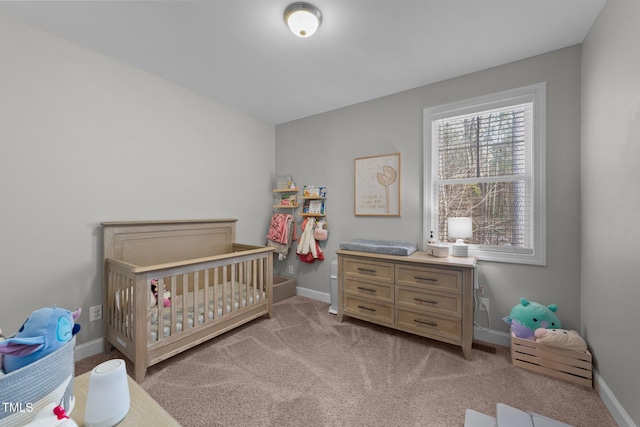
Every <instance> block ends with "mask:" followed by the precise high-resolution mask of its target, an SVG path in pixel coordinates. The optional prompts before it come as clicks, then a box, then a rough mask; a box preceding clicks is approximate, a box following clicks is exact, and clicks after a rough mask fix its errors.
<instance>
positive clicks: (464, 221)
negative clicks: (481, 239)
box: [448, 217, 473, 239]
mask: <svg viewBox="0 0 640 427" xmlns="http://www.w3.org/2000/svg"><path fill="white" fill-rule="evenodd" d="M448 221H449V224H448V227H449V231H448V234H449V237H450V238H452V239H468V238H470V237H472V236H473V230H472V224H471V218H470V217H458V218H448Z"/></svg>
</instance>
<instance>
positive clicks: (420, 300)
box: [414, 298, 438, 304]
mask: <svg viewBox="0 0 640 427" xmlns="http://www.w3.org/2000/svg"><path fill="white" fill-rule="evenodd" d="M414 300H416V301H418V302H426V303H429V304H437V303H438V301H433V300H428V299H421V298H414Z"/></svg>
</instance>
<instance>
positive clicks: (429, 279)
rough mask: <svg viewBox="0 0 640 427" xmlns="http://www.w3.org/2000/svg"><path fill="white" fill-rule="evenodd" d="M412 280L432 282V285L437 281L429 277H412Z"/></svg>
mask: <svg viewBox="0 0 640 427" xmlns="http://www.w3.org/2000/svg"><path fill="white" fill-rule="evenodd" d="M413 278H414V279H416V280H425V281H427V282H434V283H435V282H437V281H438V279H432V278H430V277H420V276H413Z"/></svg>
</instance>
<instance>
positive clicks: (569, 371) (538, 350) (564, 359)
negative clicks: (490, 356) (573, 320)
mask: <svg viewBox="0 0 640 427" xmlns="http://www.w3.org/2000/svg"><path fill="white" fill-rule="evenodd" d="M511 361H512V363H513V364H514V365H515V366H519V367H521V368H525V369H529V370H531V371H535V372H540V373H542V374H546V375H549V376H552V377H555V378H561V379H563V380H566V381H571V382H573V383H576V384H580V385H583V386H586V387H593V377H592V375H593V374H592V369H591V353H589V350H587V351H586V352H585V353H581V352H579V351H573V350H564V349H561V348H556V347H550V346H548V345H546V344H540V343H537V342H535V341H531V340H525V339H522V338H518V337H516V336H515V335H514V334H513V333H512V334H511Z"/></svg>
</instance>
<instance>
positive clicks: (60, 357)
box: [0, 337, 76, 427]
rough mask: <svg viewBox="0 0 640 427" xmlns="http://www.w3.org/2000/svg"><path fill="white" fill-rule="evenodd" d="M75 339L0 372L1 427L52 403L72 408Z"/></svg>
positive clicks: (20, 421)
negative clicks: (37, 358)
mask: <svg viewBox="0 0 640 427" xmlns="http://www.w3.org/2000/svg"><path fill="white" fill-rule="evenodd" d="M75 344H76V339H75V337H73V338H72V339H71V341H69V342H68V343H66V344H65V345H63V346H62V347H60V348H59V349H58V350H56V351H54V352H53V353H51V354H48V355H46V356H45V357H43V358H42V359H39V360H36V361H35V362H33V363H30V364H29V365H27V366H25V367H23V368H20V369H18V370H15V371H13V372H10V373H8V374H6V375H2V376H0V427H5V426H6V427H16V426H22V425H24V424H27V423H29V422H31V420H32V418H33V417H35V416H36V414H37V413H38V412H39V411H40V410H41V409H42V408H44V407H45V406H47V405H48V404H51V403H55V404H56V405H60V406H62V407H63V408H64V409H65V411H66V413H67V415H69V414H70V413H71V411H72V409H73V403H74V402H73V377H74V372H75V360H74V347H75Z"/></svg>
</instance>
